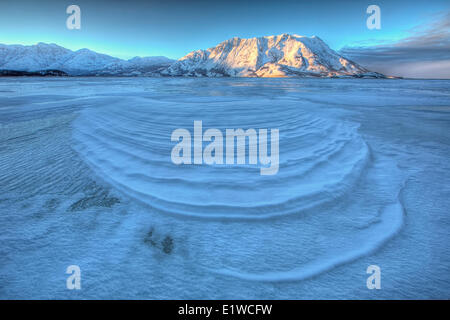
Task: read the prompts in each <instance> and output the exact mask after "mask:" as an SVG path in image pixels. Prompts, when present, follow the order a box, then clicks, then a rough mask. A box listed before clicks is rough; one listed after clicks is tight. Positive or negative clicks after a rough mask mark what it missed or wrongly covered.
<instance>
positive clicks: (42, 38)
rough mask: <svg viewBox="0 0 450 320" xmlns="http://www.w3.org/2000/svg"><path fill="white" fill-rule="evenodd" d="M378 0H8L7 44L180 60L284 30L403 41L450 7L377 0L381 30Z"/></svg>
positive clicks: (340, 40) (340, 39)
mask: <svg viewBox="0 0 450 320" xmlns="http://www.w3.org/2000/svg"><path fill="white" fill-rule="evenodd" d="M70 4H77V5H79V6H80V8H81V14H82V27H81V30H68V29H67V28H66V25H65V21H66V18H67V16H68V15H67V14H66V12H65V11H66V10H65V9H66V8H67V6H68V5H70ZM369 4H375V2H374V1H344V0H340V1H300V0H295V1H284V0H278V1H248V0H247V1H246V0H240V1H232V0H229V1H203V0H183V1H180V0H165V1H152V0H150V1H133V0H128V1H114V0H108V1H85V0H72V1H65V0H56V1H55V0H53V1H47V0H40V1H21V0H15V1H10V0H4V1H1V2H0V42H1V43H7V44H12V43H15V44H16V43H18V44H34V43H37V42H53V43H57V44H59V45H62V46H64V47H67V48H69V49H80V48H84V47H87V48H89V49H92V50H95V51H99V52H102V53H107V54H110V55H114V56H118V57H121V58H131V57H133V56H136V55H140V56H147V55H164V56H167V57H170V58H180V57H182V56H183V55H185V54H187V53H188V52H190V51H192V50H196V49H200V48H208V47H211V46H214V45H216V44H217V43H219V42H221V41H223V40H226V39H228V38H232V37H235V36H238V37H243V38H245V37H254V36H263V35H272V34H281V33H296V34H300V35H307V36H311V35H318V36H320V37H321V38H322V39H323V40H325V41H326V42H327V43H328V44H329V45H330V47H332V48H333V49H340V48H341V47H343V46H348V45H352V44H354V43H358V42H360V41H366V43H370V42H371V41H376V40H382V39H383V40H391V41H393V40H397V39H400V38H401V37H404V36H406V35H407V32H408V30H410V29H411V28H413V27H414V26H416V25H419V24H421V23H426V22H427V21H428V20H430V19H433V15H434V14H436V13H438V12H445V11H449V9H450V1H448V0H445V1H440V0H428V1H392V0H389V1H376V4H377V5H379V6H380V8H381V14H382V20H381V21H382V28H381V30H368V29H367V27H366V18H367V17H368V15H367V14H366V8H367V6H368V5H369Z"/></svg>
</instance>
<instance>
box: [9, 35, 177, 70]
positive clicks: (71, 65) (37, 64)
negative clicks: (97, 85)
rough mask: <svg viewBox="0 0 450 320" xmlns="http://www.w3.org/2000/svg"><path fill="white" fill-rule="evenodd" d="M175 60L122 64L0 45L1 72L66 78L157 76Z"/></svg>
mask: <svg viewBox="0 0 450 320" xmlns="http://www.w3.org/2000/svg"><path fill="white" fill-rule="evenodd" d="M174 61H175V60H172V59H169V58H166V57H145V58H141V57H135V58H133V59H130V60H122V59H118V58H114V57H111V56H108V55H106V54H101V53H97V52H94V51H91V50H89V49H81V50H77V51H72V50H69V49H66V48H63V47H60V46H58V45H56V44H46V43H42V42H40V43H38V44H36V45H32V46H23V45H4V44H0V70H14V71H26V72H42V71H45V70H59V71H62V72H64V73H67V74H69V75H88V76H89V75H98V76H102V75H104V76H107V75H113V76H114V75H121V76H139V75H147V76H152V75H159V74H160V72H161V71H162V70H163V69H165V68H167V67H168V66H169V65H170V64H172V63H173V62H174Z"/></svg>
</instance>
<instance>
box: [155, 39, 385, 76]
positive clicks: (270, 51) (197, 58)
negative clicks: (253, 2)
mask: <svg viewBox="0 0 450 320" xmlns="http://www.w3.org/2000/svg"><path fill="white" fill-rule="evenodd" d="M163 74H166V75H171V76H193V77H202V76H207V77H220V76H232V77H233V76H234V77H288V76H303V77H308V76H312V77H373V78H383V77H385V76H384V75H382V74H379V73H376V72H371V71H369V70H367V69H365V68H364V67H362V66H360V65H358V64H357V63H355V62H353V61H351V60H349V59H346V58H345V57H343V56H342V55H340V54H339V53H337V52H336V51H334V50H332V49H331V48H330V47H328V45H327V44H326V43H325V42H324V41H323V40H322V39H321V38H319V37H317V36H312V37H306V36H300V35H296V34H294V35H291V34H287V33H285V34H281V35H274V36H264V37H255V38H246V39H243V38H238V37H234V38H231V39H228V40H225V41H223V42H221V43H219V44H218V45H216V46H215V47H211V48H209V49H206V50H195V51H192V52H190V53H188V54H187V55H185V56H184V57H182V58H181V59H179V60H178V61H176V62H175V63H173V64H172V65H171V66H169V67H168V68H167V69H166V70H164V71H163Z"/></svg>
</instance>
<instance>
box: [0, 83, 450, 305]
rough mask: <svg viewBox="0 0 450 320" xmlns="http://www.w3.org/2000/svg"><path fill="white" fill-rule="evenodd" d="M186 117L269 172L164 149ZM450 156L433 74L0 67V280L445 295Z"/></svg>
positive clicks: (31, 290) (189, 293) (98, 286)
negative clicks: (241, 143)
mask: <svg viewBox="0 0 450 320" xmlns="http://www.w3.org/2000/svg"><path fill="white" fill-rule="evenodd" d="M194 120H202V122H203V130H206V129H208V128H218V129H220V130H222V131H224V130H225V129H226V128H243V129H247V128H278V129H279V130H280V166H279V172H278V174H276V175H272V176H264V175H260V174H259V167H255V166H249V165H239V166H237V165H233V166H230V165H228V166H227V165H215V166H209V165H180V166H177V165H175V164H173V163H172V161H171V158H170V154H171V149H172V147H173V146H174V145H175V143H174V142H172V141H171V139H170V136H171V133H172V131H173V130H175V129H177V128H187V129H189V130H192V128H193V123H194ZM449 158H450V81H446V80H375V79H374V80H367V79H366V80H363V79H275V78H271V79H252V78H218V79H217V78H214V79H205V78H199V79H196V78H44V79H43V78H9V79H0V182H1V183H0V257H1V258H0V297H1V298H144V299H145V298H148V299H165V298H181V299H182V298H186V299H191V298H192V299H196V298H198V299H203V298H212V299H214V298H236V299H239V298H242V299H245V298H267V299H302V298H307V299H316V298H356V299H360V298H361V299H371V298H394V299H396V298H445V299H447V298H449V297H450V216H449V212H450V185H449V183H448V182H449V181H450V161H449V160H448V159H449ZM372 264H374V265H378V266H380V268H381V286H382V289H381V290H368V289H367V287H366V279H367V277H368V275H367V274H366V269H367V267H368V266H369V265H372ZM69 265H78V266H80V268H81V274H82V280H81V283H82V289H81V290H68V289H66V278H67V276H68V275H66V274H65V271H66V268H67V266H69Z"/></svg>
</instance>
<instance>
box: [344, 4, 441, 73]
mask: <svg viewBox="0 0 450 320" xmlns="http://www.w3.org/2000/svg"><path fill="white" fill-rule="evenodd" d="M410 33H411V35H410V36H408V37H406V38H403V39H401V40H399V41H397V42H394V43H391V44H386V43H382V44H378V45H375V46H357V47H345V48H343V49H342V50H341V53H342V54H343V55H344V56H346V57H348V58H349V59H351V60H354V61H355V62H358V63H359V64H361V65H363V66H364V67H366V68H368V69H369V70H372V71H377V72H381V73H384V74H387V75H394V76H402V77H408V78H445V79H450V13H446V14H443V15H440V16H439V19H436V20H435V21H433V22H432V23H429V24H426V25H420V26H418V27H415V28H413V29H412V30H410Z"/></svg>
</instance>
